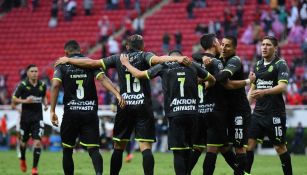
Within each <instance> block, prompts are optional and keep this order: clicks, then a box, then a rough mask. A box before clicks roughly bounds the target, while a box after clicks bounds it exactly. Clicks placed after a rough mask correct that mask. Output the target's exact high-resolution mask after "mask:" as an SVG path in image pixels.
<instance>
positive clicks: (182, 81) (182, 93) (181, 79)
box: [178, 77, 185, 97]
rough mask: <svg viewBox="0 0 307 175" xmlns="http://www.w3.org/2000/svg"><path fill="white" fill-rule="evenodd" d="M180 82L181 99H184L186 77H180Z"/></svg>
mask: <svg viewBox="0 0 307 175" xmlns="http://www.w3.org/2000/svg"><path fill="white" fill-rule="evenodd" d="M178 81H179V82H180V85H179V86H180V97H184V82H185V78H184V77H180V78H178Z"/></svg>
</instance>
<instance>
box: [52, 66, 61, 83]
mask: <svg viewBox="0 0 307 175" xmlns="http://www.w3.org/2000/svg"><path fill="white" fill-rule="evenodd" d="M62 78H63V75H62V71H61V65H58V66H56V67H55V69H54V73H53V78H52V79H53V80H58V81H60V82H62Z"/></svg>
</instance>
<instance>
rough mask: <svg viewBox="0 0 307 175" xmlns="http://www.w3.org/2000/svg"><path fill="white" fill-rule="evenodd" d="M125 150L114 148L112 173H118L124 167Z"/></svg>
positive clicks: (114, 174) (113, 174)
mask: <svg viewBox="0 0 307 175" xmlns="http://www.w3.org/2000/svg"><path fill="white" fill-rule="evenodd" d="M122 161H123V150H120V149H114V151H113V154H112V157H111V165H110V166H111V167H110V175H118V174H119V171H120V169H121V168H122Z"/></svg>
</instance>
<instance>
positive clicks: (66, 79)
mask: <svg viewBox="0 0 307 175" xmlns="http://www.w3.org/2000/svg"><path fill="white" fill-rule="evenodd" d="M72 57H73V58H75V59H80V58H81V57H83V55H80V54H76V55H73V56H72ZM103 73H104V72H103V71H102V70H92V69H81V68H78V67H76V66H73V65H70V64H65V65H64V64H61V65H58V66H57V67H55V71H54V76H53V79H54V80H58V81H61V82H62V85H63V88H64V100H63V101H64V113H66V112H95V113H96V112H97V109H98V101H97V100H98V99H97V92H96V85H95V77H96V78H97V77H98V76H99V75H101V74H103Z"/></svg>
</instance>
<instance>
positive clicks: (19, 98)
mask: <svg viewBox="0 0 307 175" xmlns="http://www.w3.org/2000/svg"><path fill="white" fill-rule="evenodd" d="M26 72H27V78H26V79H25V80H24V81H22V82H21V83H20V84H19V85H18V87H17V88H16V91H15V92H14V95H13V98H12V106H13V108H15V106H16V105H17V104H21V108H22V112H21V119H20V153H21V157H20V169H21V171H22V172H26V171H27V164H26V148H27V141H28V140H29V136H30V135H31V137H32V139H33V140H34V142H33V147H34V150H33V166H32V174H38V169H37V165H38V161H39V158H40V155H41V147H42V145H41V136H42V135H43V133H44V121H43V111H42V104H43V105H44V110H45V111H46V110H47V109H48V107H47V99H46V97H45V94H46V85H45V84H44V83H43V82H42V81H40V80H39V79H38V67H37V66H36V65H34V64H30V65H29V66H28V67H27V68H26Z"/></svg>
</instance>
